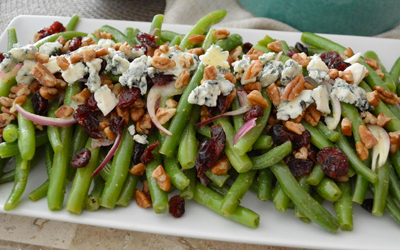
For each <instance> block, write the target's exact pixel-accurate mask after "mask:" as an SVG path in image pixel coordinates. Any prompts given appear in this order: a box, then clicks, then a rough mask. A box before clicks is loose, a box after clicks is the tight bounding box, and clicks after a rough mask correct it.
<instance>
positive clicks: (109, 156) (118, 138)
mask: <svg viewBox="0 0 400 250" xmlns="http://www.w3.org/2000/svg"><path fill="white" fill-rule="evenodd" d="M121 138H122V134H118V135H117V138H115V142H114V145H113V146H112V147H111V149H110V151H108V153H107V155H106V157H105V158H104V160H103V162H102V163H101V164H100V166H99V167H98V168H97V169H96V170H95V171H94V172H93V174H92V177H95V176H96V175H98V174H99V173H100V172H101V170H103V168H104V167H105V166H106V165H107V163H108V162H109V161H110V159H111V157H113V155H114V153H115V151H117V148H118V146H119V144H120V143H121Z"/></svg>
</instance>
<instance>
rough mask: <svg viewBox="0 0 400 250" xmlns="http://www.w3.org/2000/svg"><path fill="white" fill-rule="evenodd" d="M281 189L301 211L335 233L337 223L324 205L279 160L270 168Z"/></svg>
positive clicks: (337, 226)
mask: <svg viewBox="0 0 400 250" xmlns="http://www.w3.org/2000/svg"><path fill="white" fill-rule="evenodd" d="M270 169H271V170H272V172H273V173H274V175H275V177H276V178H277V179H278V181H279V183H280V184H281V185H282V188H283V190H284V191H285V193H286V194H287V195H288V196H289V198H290V199H291V200H292V201H293V202H294V204H295V205H296V206H298V207H299V208H300V210H301V211H303V213H304V214H305V215H306V216H307V217H308V218H310V219H311V220H312V221H314V222H315V223H316V224H318V225H320V226H321V227H323V228H324V229H326V230H327V231H328V232H331V233H335V232H336V231H337V230H338V228H339V223H338V221H337V219H336V218H335V217H333V216H332V215H331V214H330V213H329V212H328V211H327V210H326V209H325V208H324V207H322V206H321V205H320V204H319V203H318V202H317V201H316V200H314V199H313V198H312V197H311V196H310V195H309V194H308V193H307V192H306V191H305V190H304V189H302V188H301V187H300V184H299V183H298V182H297V180H296V179H295V178H294V177H293V175H292V173H291V172H290V170H289V168H288V167H287V166H286V165H285V164H284V163H283V162H280V163H278V164H276V165H274V166H272V167H271V168H270Z"/></svg>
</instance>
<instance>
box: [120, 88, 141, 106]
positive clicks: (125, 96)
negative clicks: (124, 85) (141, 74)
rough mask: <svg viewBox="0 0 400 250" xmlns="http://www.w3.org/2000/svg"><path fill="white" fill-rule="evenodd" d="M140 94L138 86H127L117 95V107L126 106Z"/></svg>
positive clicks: (132, 102)
mask: <svg viewBox="0 0 400 250" xmlns="http://www.w3.org/2000/svg"><path fill="white" fill-rule="evenodd" d="M139 96H140V89H138V88H135V87H133V88H128V89H125V90H124V91H122V92H121V94H120V95H119V97H118V99H119V100H118V107H120V108H128V107H129V106H131V105H132V104H134V103H135V102H136V100H137V99H138V98H139Z"/></svg>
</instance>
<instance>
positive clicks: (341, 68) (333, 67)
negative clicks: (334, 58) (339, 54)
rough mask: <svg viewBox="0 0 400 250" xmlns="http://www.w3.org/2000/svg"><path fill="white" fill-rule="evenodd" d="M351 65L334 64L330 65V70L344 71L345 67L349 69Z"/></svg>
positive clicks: (345, 63) (343, 63) (341, 62)
mask: <svg viewBox="0 0 400 250" xmlns="http://www.w3.org/2000/svg"><path fill="white" fill-rule="evenodd" d="M350 65H351V64H350V63H347V62H343V61H340V62H336V63H334V64H333V65H332V69H337V70H339V71H344V70H345V69H346V68H347V67H349V66H350Z"/></svg>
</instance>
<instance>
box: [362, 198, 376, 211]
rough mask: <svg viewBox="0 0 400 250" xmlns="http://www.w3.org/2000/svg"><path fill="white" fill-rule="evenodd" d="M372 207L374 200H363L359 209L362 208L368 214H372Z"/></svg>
mask: <svg viewBox="0 0 400 250" xmlns="http://www.w3.org/2000/svg"><path fill="white" fill-rule="evenodd" d="M373 205H374V199H371V198H370V199H364V201H363V203H362V204H361V207H362V208H364V210H365V211H367V212H368V213H372V206H373Z"/></svg>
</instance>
